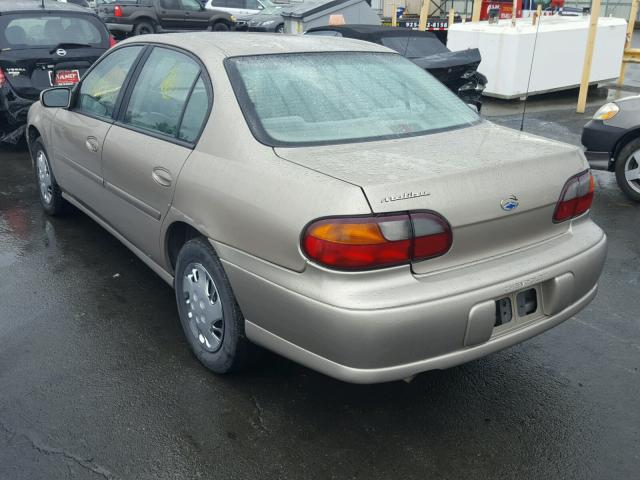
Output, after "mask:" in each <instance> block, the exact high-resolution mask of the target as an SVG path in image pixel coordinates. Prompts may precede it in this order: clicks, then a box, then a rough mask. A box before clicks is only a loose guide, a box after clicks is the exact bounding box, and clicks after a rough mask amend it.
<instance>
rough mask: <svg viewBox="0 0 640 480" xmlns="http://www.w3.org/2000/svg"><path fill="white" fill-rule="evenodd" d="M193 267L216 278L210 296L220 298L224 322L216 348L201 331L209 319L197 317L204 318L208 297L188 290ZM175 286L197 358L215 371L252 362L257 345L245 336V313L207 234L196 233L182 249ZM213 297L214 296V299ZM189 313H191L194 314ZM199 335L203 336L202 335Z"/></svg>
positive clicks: (182, 318)
mask: <svg viewBox="0 0 640 480" xmlns="http://www.w3.org/2000/svg"><path fill="white" fill-rule="evenodd" d="M194 267H196V268H198V269H199V268H200V267H202V268H203V270H198V271H199V272H202V271H204V272H205V273H206V274H208V275H209V276H210V279H211V280H212V281H213V284H214V285H213V289H211V290H210V291H211V294H210V295H209V296H208V300H209V304H210V305H214V304H215V303H216V302H220V304H221V307H222V312H221V313H222V323H221V324H219V325H218V327H217V328H220V325H222V333H221V335H220V338H219V341H220V343H219V344H218V345H216V346H215V347H216V348H211V347H209V348H208V347H207V344H205V340H204V337H203V335H202V333H203V329H205V325H206V322H199V321H198V318H201V319H204V315H205V311H204V308H205V307H204V306H202V305H203V304H205V303H206V301H205V300H206V299H205V298H197V296H196V295H195V293H194V292H193V291H192V292H191V293H187V292H186V291H185V290H189V289H190V288H191V287H190V285H188V284H187V282H192V283H193V282H194V280H193V279H191V280H190V279H189V278H187V276H188V275H189V276H191V277H193V268H194ZM199 275H202V273H200V274H199ZM202 278H206V277H200V279H202ZM174 286H175V291H176V302H177V304H178V313H179V315H180V323H181V324H182V329H183V331H184V334H185V336H186V337H187V341H188V342H189V345H190V347H191V350H192V351H193V353H194V354H195V356H196V357H197V358H198V360H200V362H201V363H202V364H203V365H204V366H205V367H207V368H208V369H209V370H212V371H213V372H216V373H228V372H232V371H238V370H241V369H242V368H243V367H245V366H246V365H247V364H248V363H250V361H251V360H252V359H253V358H254V356H255V352H256V350H257V347H255V346H254V345H253V344H251V343H250V342H249V341H248V340H247V338H246V336H245V333H244V316H243V315H242V312H241V311H240V307H239V306H238V302H237V301H236V297H235V295H234V294H233V290H232V289H231V285H230V284H229V280H228V278H227V275H226V274H225V272H224V269H223V267H222V263H220V259H219V258H218V256H217V255H216V252H215V250H214V249H213V247H212V246H211V244H210V243H209V242H208V241H207V240H206V239H205V238H203V237H196V238H194V239H192V240H189V241H188V242H187V243H185V244H184V246H183V247H182V249H181V250H180V253H179V254H178V260H177V262H176V272H175V281H174ZM212 298H215V301H211V299H212ZM187 300H189V302H187ZM194 300H195V301H194ZM196 304H198V305H196ZM201 306H202V307H201ZM192 312H193V313H192ZM189 313H192V317H191V318H190V317H189ZM199 313H202V316H201V317H198V315H199ZM194 314H195V317H194ZM212 329H213V326H212V327H211V329H209V330H208V333H209V334H210V333H211V332H212V331H213V330H212ZM200 337H203V338H202V339H200ZM206 341H208V340H206Z"/></svg>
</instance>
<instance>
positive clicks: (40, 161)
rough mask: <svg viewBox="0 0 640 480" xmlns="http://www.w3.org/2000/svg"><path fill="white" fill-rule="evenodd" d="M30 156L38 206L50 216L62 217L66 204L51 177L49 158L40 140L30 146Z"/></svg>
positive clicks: (54, 180) (53, 178) (58, 187)
mask: <svg viewBox="0 0 640 480" xmlns="http://www.w3.org/2000/svg"><path fill="white" fill-rule="evenodd" d="M31 155H32V156H33V163H34V166H35V173H36V182H37V183H38V191H39V193H40V204H41V205H42V208H43V210H44V211H45V212H46V213H47V214H49V215H51V216H58V215H62V214H63V213H65V211H66V210H67V207H68V204H67V201H66V200H65V199H64V198H62V190H61V189H60V186H59V185H58V182H56V177H55V176H54V175H53V171H52V170H51V163H50V162H49V156H48V154H47V150H46V149H45V148H44V144H43V143H42V139H41V138H37V139H36V140H35V141H34V142H33V143H32V144H31Z"/></svg>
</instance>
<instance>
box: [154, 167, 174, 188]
mask: <svg viewBox="0 0 640 480" xmlns="http://www.w3.org/2000/svg"><path fill="white" fill-rule="evenodd" d="M151 178H153V181H154V182H156V183H157V184H158V185H160V186H163V187H170V186H171V182H172V181H173V178H172V177H171V173H170V172H169V170H167V169H166V168H162V167H156V168H154V169H153V172H152V173H151Z"/></svg>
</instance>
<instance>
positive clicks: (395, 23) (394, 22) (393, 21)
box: [391, 0, 398, 27]
mask: <svg viewBox="0 0 640 480" xmlns="http://www.w3.org/2000/svg"><path fill="white" fill-rule="evenodd" d="M396 10H397V7H396V2H395V0H393V3H392V4H391V26H392V27H397V26H398V13H397V12H396Z"/></svg>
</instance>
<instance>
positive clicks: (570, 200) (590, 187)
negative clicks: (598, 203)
mask: <svg viewBox="0 0 640 480" xmlns="http://www.w3.org/2000/svg"><path fill="white" fill-rule="evenodd" d="M594 190H595V180H594V178H593V175H592V174H591V172H590V171H589V170H586V171H584V172H582V173H579V174H578V175H575V176H573V177H571V178H570V179H569V180H567V183H565V185H564V188H563V189H562V193H561V194H560V199H559V200H558V204H557V205H556V210H555V212H554V214H553V221H554V222H555V223H560V222H564V221H566V220H569V219H572V218H575V217H578V216H580V215H582V214H583V213H585V212H586V211H587V210H589V209H590V208H591V204H592V203H593V192H594Z"/></svg>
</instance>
